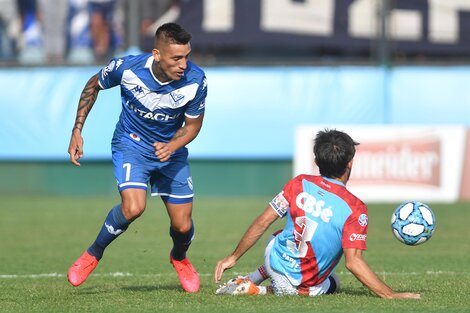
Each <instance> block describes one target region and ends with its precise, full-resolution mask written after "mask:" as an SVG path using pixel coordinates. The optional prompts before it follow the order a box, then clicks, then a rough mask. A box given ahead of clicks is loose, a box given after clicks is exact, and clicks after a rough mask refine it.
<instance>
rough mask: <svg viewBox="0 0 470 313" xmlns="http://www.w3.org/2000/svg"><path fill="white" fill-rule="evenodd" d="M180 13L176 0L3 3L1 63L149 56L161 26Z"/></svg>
mask: <svg viewBox="0 0 470 313" xmlns="http://www.w3.org/2000/svg"><path fill="white" fill-rule="evenodd" d="M177 12H178V1H177V0H138V1H135V0H134V1H131V0H54V1H50V0H0V62H1V63H2V64H4V65H5V64H6V65H9V64H12V65H21V64H49V65H54V64H93V63H103V62H105V61H106V60H107V59H109V57H111V56H112V55H114V54H116V53H118V52H119V51H123V50H127V49H141V50H143V51H149V49H151V48H152V44H153V36H154V34H155V30H156V28H157V26H158V25H159V24H161V23H162V22H163V21H172V20H174V19H175V17H176V16H177V14H178V13H177ZM128 15H132V16H133V17H134V18H132V19H128V18H126V16H128Z"/></svg>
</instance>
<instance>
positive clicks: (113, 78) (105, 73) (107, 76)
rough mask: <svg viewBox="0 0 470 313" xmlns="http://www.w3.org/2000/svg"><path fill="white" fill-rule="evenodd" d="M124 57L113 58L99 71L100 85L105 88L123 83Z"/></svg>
mask: <svg viewBox="0 0 470 313" xmlns="http://www.w3.org/2000/svg"><path fill="white" fill-rule="evenodd" d="M122 63H124V59H121V58H116V59H112V60H111V61H110V62H109V64H108V65H106V66H105V67H104V68H102V69H101V70H100V71H99V72H98V79H99V83H100V86H101V87H102V88H103V89H108V88H112V87H115V86H118V85H120V84H121V79H122V73H123V67H122V66H121V65H122Z"/></svg>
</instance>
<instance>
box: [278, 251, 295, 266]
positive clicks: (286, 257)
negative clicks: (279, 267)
mask: <svg viewBox="0 0 470 313" xmlns="http://www.w3.org/2000/svg"><path fill="white" fill-rule="evenodd" d="M282 258H283V259H284V260H286V261H287V263H289V265H290V267H291V268H293V269H299V264H297V261H296V260H295V259H294V258H293V257H291V256H288V255H287V254H286V253H285V252H284V253H283V254H282Z"/></svg>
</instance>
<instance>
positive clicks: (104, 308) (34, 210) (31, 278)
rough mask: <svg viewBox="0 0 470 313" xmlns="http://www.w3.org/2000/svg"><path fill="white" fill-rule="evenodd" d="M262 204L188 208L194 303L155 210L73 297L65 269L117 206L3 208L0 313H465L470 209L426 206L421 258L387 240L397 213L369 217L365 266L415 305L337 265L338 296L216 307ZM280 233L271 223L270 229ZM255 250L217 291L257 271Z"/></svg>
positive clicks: (71, 202) (251, 300)
mask: <svg viewBox="0 0 470 313" xmlns="http://www.w3.org/2000/svg"><path fill="white" fill-rule="evenodd" d="M269 200H270V199H268V198H249V199H241V198H204V199H196V202H195V209H194V220H195V224H196V238H195V241H194V243H193V245H192V247H191V250H190V252H189V256H190V259H191V260H192V262H193V263H194V265H195V266H196V268H197V269H198V270H199V272H200V274H201V290H200V292H199V293H198V294H186V293H184V292H183V291H182V290H181V288H180V286H179V283H178V280H177V277H176V273H175V272H174V270H173V268H172V267H171V265H170V264H169V263H168V252H169V250H170V247H171V243H170V241H171V240H170V238H169V236H168V225H169V222H168V217H167V215H166V212H165V210H164V208H163V205H162V204H161V203H160V201H159V199H155V198H153V199H150V200H149V204H148V208H147V211H146V212H145V213H144V215H143V216H142V217H141V218H140V219H138V220H137V221H135V222H134V223H133V224H132V225H131V227H130V228H129V230H128V231H127V232H126V233H125V234H124V235H123V236H121V237H120V238H119V239H118V240H116V241H115V242H114V243H112V245H111V246H110V247H109V248H108V249H107V251H106V253H105V256H104V258H103V259H102V261H101V262H100V265H99V266H98V267H97V269H96V270H95V271H94V272H93V274H92V275H91V276H90V278H89V279H88V280H87V281H86V282H85V283H84V284H83V285H82V286H80V287H78V288H73V287H71V286H70V285H69V284H68V282H67V278H66V272H67V269H68V267H69V266H70V265H71V264H72V263H73V261H75V259H76V258H77V257H78V256H79V255H80V254H81V253H82V252H83V250H85V249H86V248H87V247H88V245H89V244H90V243H91V242H92V241H93V240H94V239H95V237H96V234H97V232H98V230H99V228H100V227H101V223H102V222H103V219H104V217H105V215H106V214H107V212H108V210H109V209H110V208H111V207H112V206H113V205H114V204H115V203H117V202H118V201H119V199H118V198H109V197H108V198H99V197H86V198H84V197H60V196H57V197H55V196H50V197H46V196H44V197H34V196H27V197H20V196H11V195H1V196H0V312H114V313H116V312H295V311H302V312H307V311H312V312H470V300H469V296H468V295H469V294H470V240H469V237H470V232H469V230H468V222H469V221H470V205H469V204H468V203H467V204H465V203H459V204H452V205H449V204H432V205H431V207H432V208H433V209H434V212H435V214H436V218H437V229H436V232H435V234H434V237H433V238H432V239H431V240H430V241H429V242H428V243H425V244H423V245H421V246H417V247H408V246H405V245H403V244H401V243H399V242H398V241H397V240H396V239H395V238H394V237H393V235H392V233H391V230H390V226H389V223H390V216H391V212H392V211H393V209H394V207H395V204H386V205H370V206H369V213H370V214H369V215H370V216H369V225H370V228H369V236H368V251H367V252H366V254H365V258H366V260H367V261H368V262H369V264H370V265H371V267H372V268H373V269H374V270H375V271H376V272H377V273H378V274H379V276H380V277H381V278H382V279H383V280H384V281H385V282H387V283H388V284H389V285H391V286H392V287H393V288H394V289H396V290H400V291H413V292H419V293H421V294H422V299H421V300H383V299H380V298H377V297H376V296H374V295H372V294H371V293H370V292H368V290H367V289H366V288H365V287H363V286H362V285H361V284H360V283H359V282H358V281H357V280H356V279H355V278H354V277H353V276H352V275H351V274H349V273H348V272H347V271H346V270H345V268H344V265H343V263H340V264H339V265H338V268H337V273H338V274H339V276H340V278H341V283H342V291H341V293H339V294H337V295H332V296H321V297H316V298H308V297H276V296H273V295H269V296H264V297H233V296H216V295H215V294H214V291H215V289H216V287H217V285H216V284H215V283H214V282H213V276H212V273H213V269H214V266H215V263H216V262H217V260H218V259H220V258H222V257H224V256H225V255H227V254H228V253H230V252H231V251H232V249H233V248H234V247H235V245H236V243H237V242H238V240H239V238H240V236H241V235H242V233H243V232H244V231H245V230H246V228H247V226H248V225H249V223H250V222H251V221H252V219H253V218H254V217H255V216H257V215H258V214H259V213H260V212H261V210H262V209H263V208H264V207H265V206H266V203H267V201H269ZM281 226H282V222H281V221H279V222H276V225H273V229H272V230H274V229H278V228H280V227H281ZM266 238H267V235H266V236H265V238H263V239H262V240H261V241H260V242H259V243H258V244H257V245H256V246H255V247H254V248H253V249H252V250H251V251H249V252H248V253H247V254H246V255H245V256H244V257H243V258H242V259H241V260H240V261H239V263H238V264H237V266H236V267H235V268H234V269H232V270H230V271H228V272H227V273H226V274H225V276H224V279H229V278H232V276H234V275H237V274H239V273H240V274H244V273H246V272H248V271H251V270H253V269H254V268H255V267H257V266H258V265H260V262H261V260H262V254H263V250H264V243H265V240H266Z"/></svg>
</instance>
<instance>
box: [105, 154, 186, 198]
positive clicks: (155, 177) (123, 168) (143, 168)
mask: <svg viewBox="0 0 470 313" xmlns="http://www.w3.org/2000/svg"><path fill="white" fill-rule="evenodd" d="M112 154H113V164H114V176H115V177H116V180H117V184H118V189H119V191H120V192H121V191H122V190H124V189H128V188H138V189H144V190H147V186H148V184H150V188H151V195H152V196H161V197H162V199H163V201H165V202H170V203H188V202H192V201H193V197H194V193H193V182H192V178H191V172H190V170H189V163H188V151H187V149H186V148H183V149H181V150H179V151H178V152H177V153H175V154H173V155H172V156H171V158H170V160H169V161H167V162H160V160H159V159H158V158H157V157H156V156H155V155H149V154H145V153H142V152H141V151H139V149H136V148H135V146H133V145H129V146H128V145H113V146H112Z"/></svg>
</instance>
